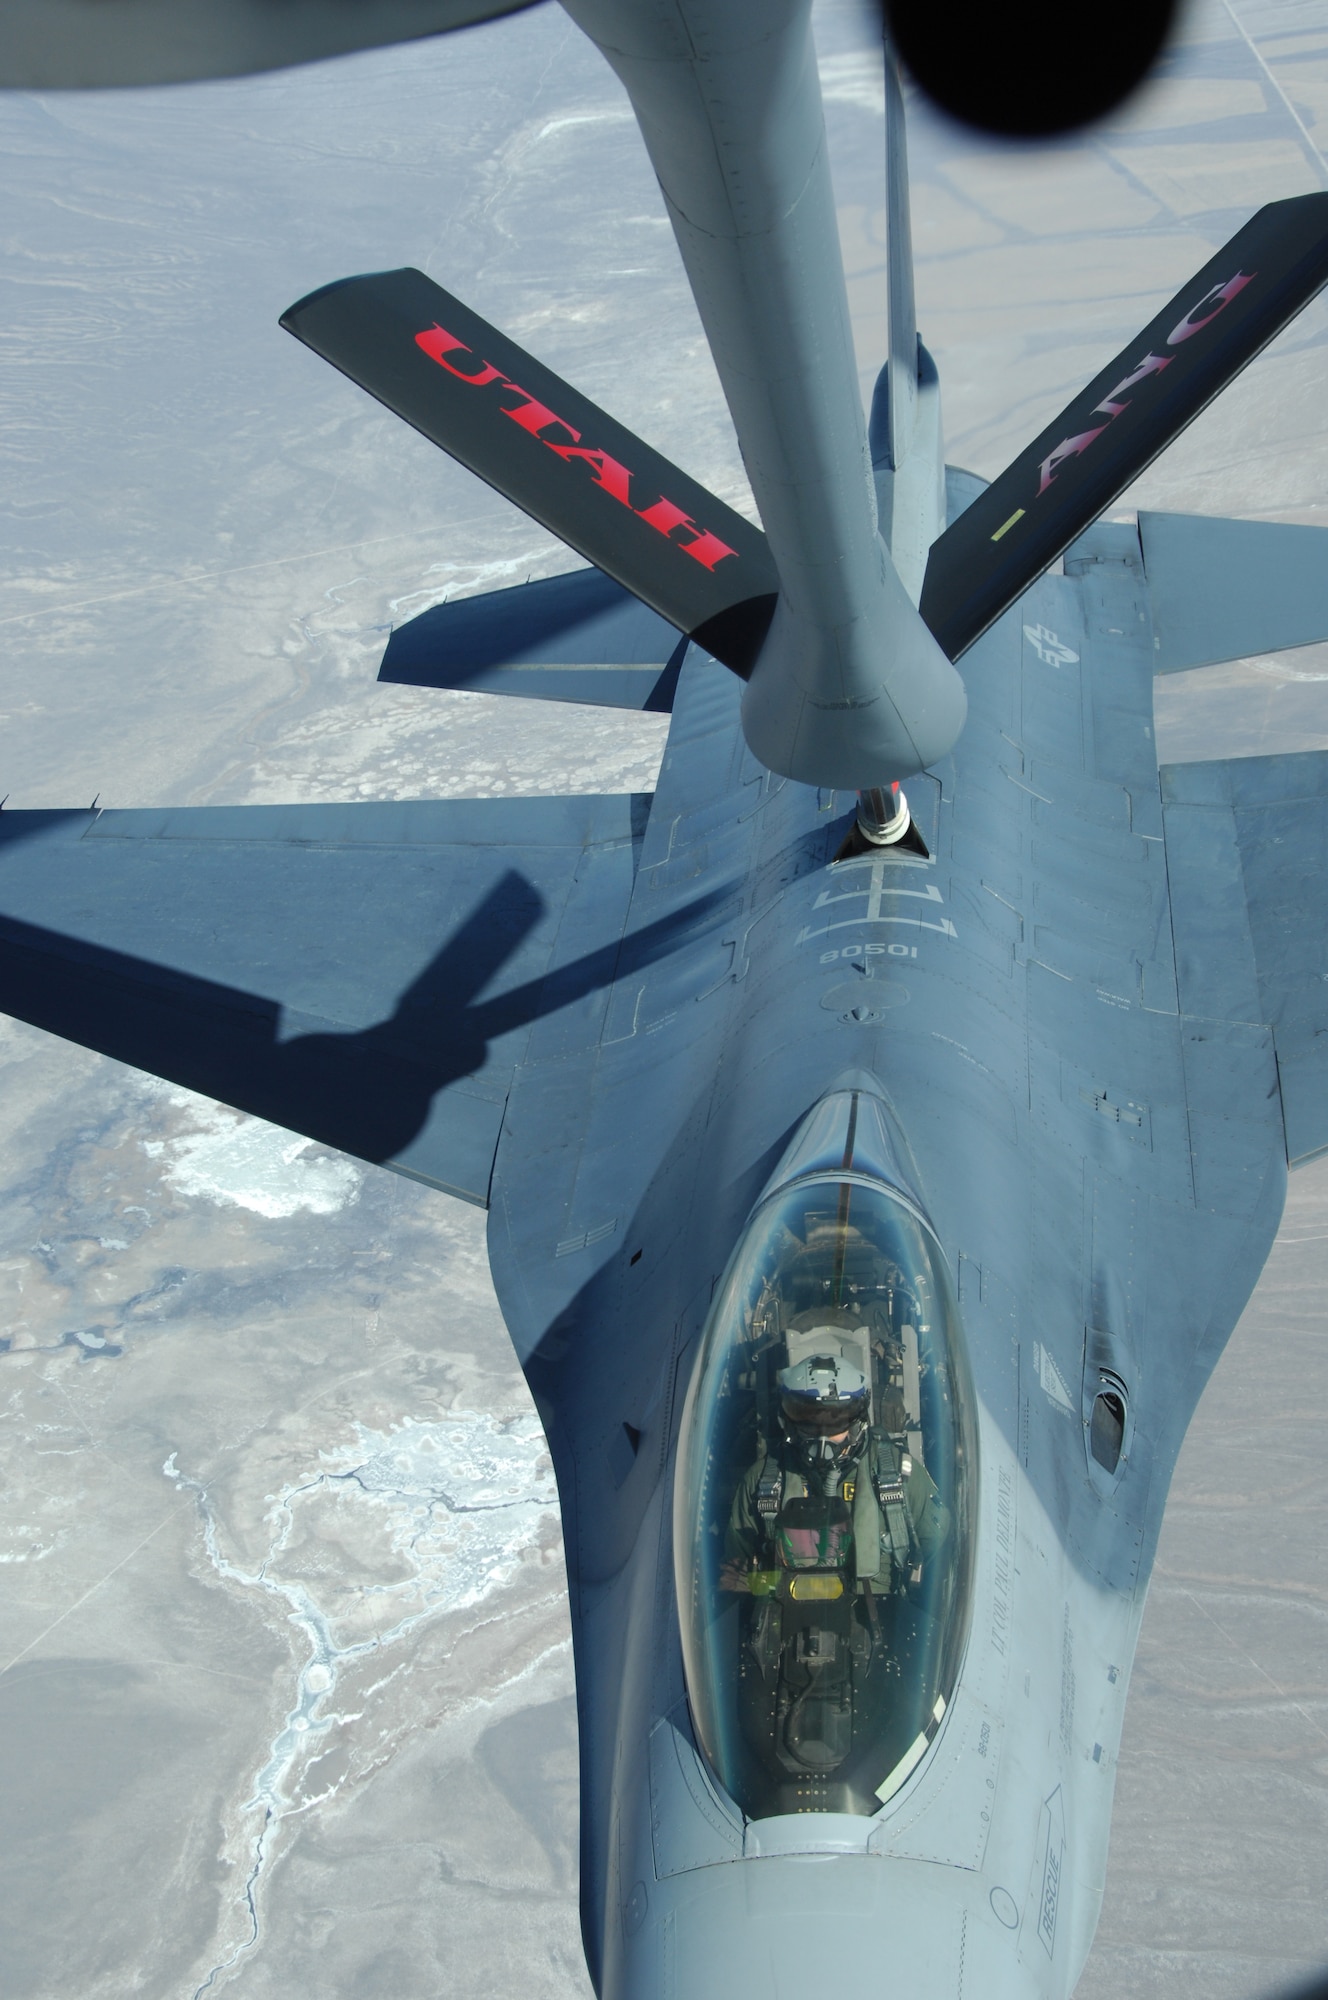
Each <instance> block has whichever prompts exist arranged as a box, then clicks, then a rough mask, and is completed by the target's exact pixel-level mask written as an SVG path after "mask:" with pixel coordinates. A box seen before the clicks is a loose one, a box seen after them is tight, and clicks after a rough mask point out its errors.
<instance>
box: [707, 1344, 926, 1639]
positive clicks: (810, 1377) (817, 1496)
mask: <svg viewBox="0 0 1328 2000" xmlns="http://www.w3.org/2000/svg"><path fill="white" fill-rule="evenodd" d="M825 1333H826V1336H827V1338H826V1351H825V1352H824V1353H818V1354H812V1355H809V1356H807V1357H806V1358H805V1359H803V1360H801V1361H798V1362H796V1363H795V1364H793V1365H792V1366H790V1367H787V1368H782V1369H781V1370H780V1371H779V1375H778V1377H777V1383H778V1389H779V1418H778V1425H779V1430H778V1436H777V1437H776V1438H775V1439H774V1440H773V1441H771V1442H769V1443H767V1442H766V1441H765V1440H762V1446H761V1450H760V1452H759V1454H758V1456H757V1458H756V1459H755V1460H754V1462H753V1463H752V1465H751V1466H749V1468H748V1470H747V1472H746V1473H745V1474H744V1476H743V1479H742V1481H741V1484H740V1485H739V1487H738V1491H737V1493H736V1494H735V1495H734V1500H733V1506H732V1510H731V1512H730V1516H729V1527H728V1535H727V1538H726V1542H725V1551H724V1554H725V1561H724V1565H723V1568H722V1570H721V1573H720V1582H721V1584H722V1586H723V1588H724V1589H726V1590H735V1591H750V1592H752V1593H753V1594H754V1595H760V1596H765V1595H770V1594H773V1593H775V1592H777V1591H778V1590H779V1585H780V1575H781V1573H783V1572H787V1571H789V1570H815V1571H818V1572H820V1573H821V1574H823V1575H824V1574H825V1573H826V1572H838V1573H839V1574H840V1576H841V1578H842V1581H843V1587H844V1589H845V1594H848V1593H849V1592H850V1591H854V1590H856V1591H857V1592H859V1593H865V1594H866V1595H867V1597H868V1600H869V1602H870V1598H871V1595H872V1593H877V1594H880V1595H886V1594H887V1593H889V1592H891V1591H899V1590H902V1589H904V1588H905V1586H906V1584H907V1583H908V1581H909V1580H910V1578H912V1577H915V1576H916V1575H917V1574H918V1573H919V1569H920V1565H921V1564H923V1563H925V1562H926V1560H927V1559H928V1557H929V1556H931V1555H933V1554H934V1553H935V1551H936V1550H937V1549H938V1548H939V1547H940V1546H941V1544H942V1542H943V1541H944V1540H945V1537H946V1535H947V1533H948V1532H949V1526H950V1515H949V1510H948V1508H947V1507H946V1506H945V1503H944V1502H943V1500H942V1499H941V1497H940V1494H939V1493H938V1492H937V1490H936V1486H935V1483H934V1482H933V1480H932V1479H931V1477H930V1475H929V1474H928V1472H927V1469H926V1467H925V1466H924V1465H923V1464H922V1462H921V1460H920V1459H918V1458H916V1457H913V1456H912V1455H911V1454H910V1453H908V1452H903V1451H901V1450H900V1449H899V1448H898V1446H897V1445H896V1444H895V1443H894V1441H893V1439H892V1438H891V1437H890V1436H889V1435H888V1434H887V1433H886V1432H885V1431H883V1430H878V1429H874V1428H872V1427H870V1426H869V1423H868V1415H869V1409H870V1394H869V1390H868V1384H867V1379H866V1377H865V1375H864V1374H863V1372H862V1370H861V1368H860V1367H858V1366H857V1364H856V1362H855V1361H854V1360H853V1358H852V1355H851V1353H848V1352H845V1350H844V1348H843V1346H842V1345H841V1344H840V1342H839V1341H838V1340H836V1339H835V1338H834V1335H835V1329H834V1328H832V1327H827V1328H826V1329H825ZM850 1558H851V1576H850ZM792 1594H793V1595H794V1597H797V1596H798V1594H799V1592H798V1590H797V1587H796V1583H794V1587H793V1592H792Z"/></svg>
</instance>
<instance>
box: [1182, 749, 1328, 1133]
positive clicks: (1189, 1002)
mask: <svg viewBox="0 0 1328 2000" xmlns="http://www.w3.org/2000/svg"><path fill="white" fill-rule="evenodd" d="M1162 800H1163V812H1164V819H1165V827H1166V849H1167V870H1168V874H1169V877H1170V884H1171V913H1172V926H1173V934H1174V939H1175V946H1176V976H1177V981H1178V983H1179V989H1180V1003H1181V1012H1182V1014H1185V1015H1189V1016H1192V1017H1195V1018H1197V1019H1198V1020H1200V1021H1202V1020H1234V1021H1254V1022H1265V1023H1267V1024H1268V1025H1270V1026H1271V1028H1272V1031H1273V1043H1274V1047H1275V1049H1276V1052H1277V1071H1278V1080H1279V1082H1280V1085H1281V1092H1282V1116H1283V1120H1284V1123H1285V1127H1286V1150H1287V1158H1288V1160H1289V1161H1290V1162H1291V1164H1292V1165H1293V1166H1294V1165H1296V1164H1298V1163H1299V1162H1300V1161H1303V1160H1308V1159H1310V1158H1312V1157H1313V1155H1314V1154H1316V1153H1321V1152H1324V1151H1325V1150H1328V751H1322V750H1311V751H1306V752H1303V753H1300V754H1297V755H1293V756H1282V757H1230V758H1222V759H1220V760H1218V761H1216V762H1214V763H1208V764H1168V765H1167V766H1165V767H1164V769H1163V771H1162Z"/></svg>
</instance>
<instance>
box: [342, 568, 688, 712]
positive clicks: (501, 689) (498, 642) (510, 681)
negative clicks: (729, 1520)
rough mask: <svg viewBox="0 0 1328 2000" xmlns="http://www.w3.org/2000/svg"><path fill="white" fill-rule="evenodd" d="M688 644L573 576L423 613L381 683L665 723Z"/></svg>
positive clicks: (648, 613)
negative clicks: (592, 707)
mask: <svg viewBox="0 0 1328 2000" xmlns="http://www.w3.org/2000/svg"><path fill="white" fill-rule="evenodd" d="M687 643H688V642H687V640H686V639H684V638H680V637H679V635H678V633H677V631H676V630H675V629H674V627H673V626H672V625H670V624H668V623H667V622H666V621H665V620H664V619H663V618H661V617H660V616H659V614H658V612H655V611H652V610H651V609H650V607H649V605H648V604H642V603H641V601H640V599H639V598H636V597H633V596H632V594H631V592H630V591H627V590H624V589H623V587H622V585H621V584H620V583H615V582H614V580H613V578H612V577H611V576H604V575H602V574H601V572H600V571H599V570H597V569H578V570H573V571H572V572H571V574H570V575H569V576H549V577H541V578H540V579H539V580H538V581H536V582H534V583H520V584H516V585H514V586H513V587H512V588H510V589H508V590H491V591H486V592H485V594H484V595H483V596H482V597H463V598H461V599H460V600H458V601H457V602H455V603H452V604H435V605H434V606H433V608H432V609H431V610H429V611H422V612H420V614H419V616H418V617H416V618H412V619H411V620H410V621H409V623H408V624H405V625H398V626H397V628H396V630H395V631H394V632H393V634H392V636H391V638H390V639H389V640H388V642H387V651H386V653H385V654H384V655H383V664H382V666H381V667H380V668H379V670H378V678H379V680H380V681H393V682H395V683H397V684H398V685H400V686H405V687H433V688H467V689H470V690H472V691H473V692H476V693H482V694H518V695H528V696H533V697H535V698H536V699H539V700H543V701H578V702H592V703H596V704H598V705H599V706H600V707H601V708H635V709H644V710H648V711H650V712H651V713H652V714H660V715H667V714H669V713H670V712H671V711H672V708H673V696H674V690H675V689H676V687H677V684H678V671H679V668H680V667H681V665H682V657H683V654H684V653H685V652H686V650H687Z"/></svg>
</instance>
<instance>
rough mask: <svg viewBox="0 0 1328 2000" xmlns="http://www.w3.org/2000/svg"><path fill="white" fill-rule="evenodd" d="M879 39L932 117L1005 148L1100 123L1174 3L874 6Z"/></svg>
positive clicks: (936, 0) (925, 1) (1126, 89)
mask: <svg viewBox="0 0 1328 2000" xmlns="http://www.w3.org/2000/svg"><path fill="white" fill-rule="evenodd" d="M884 9H885V22H886V30H887V32H888V34H889V37H890V40H891V41H892V43H893V44H894V47H895V50H896V52H897V54H898V55H899V57H900V60H901V61H902V62H903V64H904V66H905V68H906V69H907V70H908V72H909V74H910V75H911V76H912V77H913V79H914V81H915V82H916V83H917V84H918V85H919V86H920V87H921V88H922V90H924V91H925V92H926V94H927V96H928V97H930V98H931V100H932V102H933V103H934V104H936V105H938V106H939V107H940V109H941V110H942V111H947V112H949V114H950V116H951V117H952V118H958V119H959V120H961V122H962V123H963V124H965V125H972V126H974V127H976V128H977V130H978V131H980V132H992V133H995V134H997V135H998V136H999V137H1001V138H1006V139H1051V138H1055V137H1056V136H1057V135H1058V134H1060V133H1063V132H1075V131H1078V129H1079V128H1080V127H1081V126H1083V125H1091V124H1092V123H1093V122H1094V120H1095V119H1098V118H1104V117H1105V116H1106V114H1107V113H1108V112H1109V111H1114V110H1115V109H1116V107H1117V105H1119V104H1122V103H1123V102H1124V100H1125V99H1126V98H1127V97H1128V96H1129V95H1130V93H1131V92H1132V91H1133V90H1135V89H1136V88H1137V87H1138V85H1139V84H1141V83H1142V82H1143V81H1144V78H1145V77H1146V76H1147V75H1148V73H1149V71H1150V70H1151V69H1152V67H1153V64H1154V62H1155V61H1156V60H1157V58H1158V56H1159V55H1160V54H1161V52H1162V49H1163V47H1164V46H1165V44H1166V41H1167V38H1168V36H1169V35H1170V33H1171V29H1172V25H1173V23H1174V21H1175V18H1176V16H1177V14H1178V12H1179V5H1178V0H1133V4H1131V5H1127V6H1124V7H1119V8H1107V7H1101V6H1098V7H1094V6H1091V5H1072V4H1067V0H999V4H994V0H987V4H984V5H981V6H979V5H977V4H976V0H884Z"/></svg>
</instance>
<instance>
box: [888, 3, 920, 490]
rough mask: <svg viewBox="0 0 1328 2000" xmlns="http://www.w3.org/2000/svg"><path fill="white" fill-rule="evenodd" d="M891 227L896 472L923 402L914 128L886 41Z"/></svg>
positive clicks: (892, 427)
mask: <svg viewBox="0 0 1328 2000" xmlns="http://www.w3.org/2000/svg"><path fill="white" fill-rule="evenodd" d="M885 227H886V238H885V241H886V271H887V282H888V284H889V288H890V290H889V308H888V309H889V332H890V356H889V369H890V374H889V385H890V387H889V416H890V463H891V465H892V466H893V467H894V469H895V470H896V471H898V469H899V467H900V466H901V465H902V464H903V462H904V460H905V458H906V457H907V456H908V449H909V446H910V445H911V443H912V442H913V423H914V416H915V413H916V410H917V401H918V321H917V312H916V309H915V306H914V300H913V229H912V225H911V221H910V217H909V206H908V133H907V131H906V129H905V125H904V93H903V91H902V89H901V88H900V83H899V65H898V63H897V62H896V60H895V52H894V50H893V48H892V47H891V46H890V43H889V41H888V39H887V41H886V44H885Z"/></svg>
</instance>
